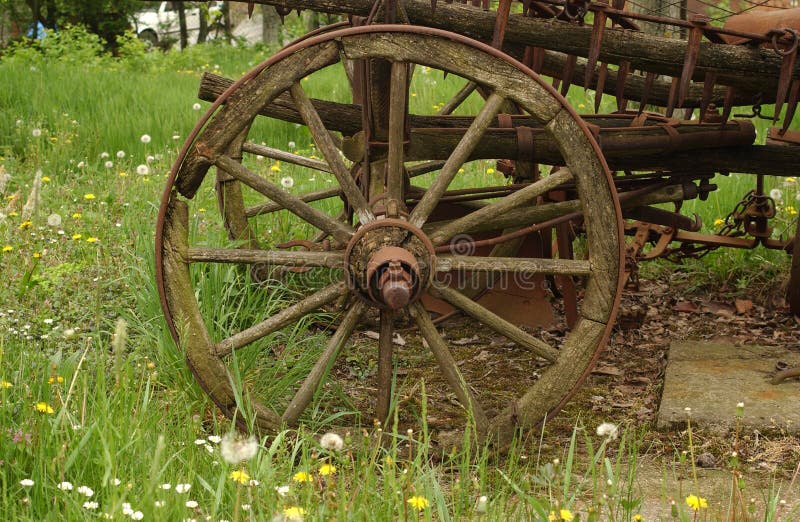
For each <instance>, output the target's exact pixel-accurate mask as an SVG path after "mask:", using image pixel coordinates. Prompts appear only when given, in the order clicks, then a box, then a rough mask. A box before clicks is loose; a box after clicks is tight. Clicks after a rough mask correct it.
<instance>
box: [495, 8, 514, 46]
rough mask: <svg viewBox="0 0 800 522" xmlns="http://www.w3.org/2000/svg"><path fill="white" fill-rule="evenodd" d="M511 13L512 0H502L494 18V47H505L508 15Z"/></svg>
mask: <svg viewBox="0 0 800 522" xmlns="http://www.w3.org/2000/svg"><path fill="white" fill-rule="evenodd" d="M510 14H511V0H500V4H499V5H498V6H497V17H496V18H495V19H494V32H493V33H492V47H494V48H495V49H500V48H502V47H503V38H504V37H505V35H506V27H508V17H509V15H510Z"/></svg>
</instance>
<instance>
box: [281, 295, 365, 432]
mask: <svg viewBox="0 0 800 522" xmlns="http://www.w3.org/2000/svg"><path fill="white" fill-rule="evenodd" d="M366 307H367V306H366V305H365V304H364V303H363V302H362V301H356V302H355V303H354V304H353V307H352V308H350V310H348V311H347V313H346V314H345V316H344V318H342V322H341V324H340V325H339V327H338V328H337V329H336V333H334V334H333V337H331V338H330V340H329V341H328V344H327V345H326V346H325V350H323V352H322V353H321V354H320V355H319V359H317V362H316V363H315V364H314V367H313V368H312V369H311V371H310V372H309V373H308V375H307V376H306V378H305V380H304V381H303V384H302V385H301V386H300V389H299V390H297V393H296V394H295V396H294V397H293V398H292V401H291V402H290V403H289V406H287V408H286V411H285V412H284V414H283V415H282V416H281V420H283V422H285V423H286V424H288V425H289V426H294V425H296V424H297V419H299V418H300V415H301V414H302V413H303V411H304V410H305V409H306V406H308V404H309V403H310V402H311V399H313V398H314V394H315V393H316V392H317V389H318V388H319V385H320V384H321V383H322V380H323V379H324V378H325V376H326V375H327V374H328V371H330V368H331V365H332V364H333V362H334V361H335V360H336V356H337V355H338V354H339V351H340V350H341V349H342V346H344V343H345V342H347V340H348V339H349V338H350V335H351V334H352V333H353V330H354V329H355V327H356V324H357V323H358V320H359V319H360V318H361V314H362V313H363V312H364V310H365V309H366Z"/></svg>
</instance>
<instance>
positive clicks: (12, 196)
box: [6, 194, 17, 199]
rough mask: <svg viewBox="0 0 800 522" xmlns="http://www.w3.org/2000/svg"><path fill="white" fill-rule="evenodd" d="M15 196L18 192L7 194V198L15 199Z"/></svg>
mask: <svg viewBox="0 0 800 522" xmlns="http://www.w3.org/2000/svg"><path fill="white" fill-rule="evenodd" d="M15 197H17V195H16V194H11V195H10V196H6V199H14V198H15Z"/></svg>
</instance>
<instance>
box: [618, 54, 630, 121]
mask: <svg viewBox="0 0 800 522" xmlns="http://www.w3.org/2000/svg"><path fill="white" fill-rule="evenodd" d="M630 72H631V62H629V61H627V60H625V61H622V62H619V69H618V70H617V110H619V111H624V110H625V107H627V106H628V100H626V99H625V82H626V81H627V80H628V73H630Z"/></svg>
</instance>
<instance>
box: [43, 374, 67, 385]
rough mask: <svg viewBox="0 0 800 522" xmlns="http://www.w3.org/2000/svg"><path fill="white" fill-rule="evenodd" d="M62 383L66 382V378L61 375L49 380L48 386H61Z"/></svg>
mask: <svg viewBox="0 0 800 522" xmlns="http://www.w3.org/2000/svg"><path fill="white" fill-rule="evenodd" d="M62 382H64V378H63V377H62V376H60V375H57V376H55V377H50V378H49V379H47V384H61V383H62Z"/></svg>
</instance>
